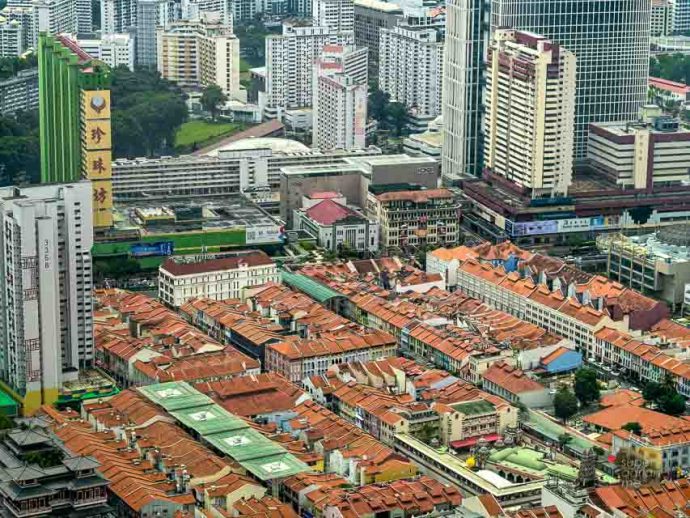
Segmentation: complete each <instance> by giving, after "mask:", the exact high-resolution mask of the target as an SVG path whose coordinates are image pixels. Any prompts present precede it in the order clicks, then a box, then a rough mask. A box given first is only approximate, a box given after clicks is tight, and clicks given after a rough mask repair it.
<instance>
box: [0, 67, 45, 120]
mask: <svg viewBox="0 0 690 518" xmlns="http://www.w3.org/2000/svg"><path fill="white" fill-rule="evenodd" d="M36 108H38V70H36V69H35V68H29V69H27V70H20V71H19V72H18V73H17V75H16V76H13V77H10V78H7V79H3V80H0V115H6V114H8V113H15V112H18V111H20V110H35V109H36Z"/></svg>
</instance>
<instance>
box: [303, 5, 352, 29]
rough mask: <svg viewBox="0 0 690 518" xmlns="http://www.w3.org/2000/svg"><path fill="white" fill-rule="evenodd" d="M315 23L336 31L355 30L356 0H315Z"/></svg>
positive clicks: (313, 11)
mask: <svg viewBox="0 0 690 518" xmlns="http://www.w3.org/2000/svg"><path fill="white" fill-rule="evenodd" d="M312 18H313V20H314V25H316V26H318V27H328V28H329V29H333V30H334V31H353V30H355V2H354V0H313V1H312Z"/></svg>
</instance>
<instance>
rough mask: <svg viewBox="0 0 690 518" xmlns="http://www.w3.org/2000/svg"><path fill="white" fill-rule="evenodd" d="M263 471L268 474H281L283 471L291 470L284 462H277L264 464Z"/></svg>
mask: <svg viewBox="0 0 690 518" xmlns="http://www.w3.org/2000/svg"><path fill="white" fill-rule="evenodd" d="M261 469H263V470H264V471H265V472H266V473H280V472H281V471H285V470H287V469H290V466H288V465H287V464H285V463H284V462H282V461H276V462H268V463H266V464H262V465H261Z"/></svg>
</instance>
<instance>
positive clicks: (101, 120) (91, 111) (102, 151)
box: [81, 90, 113, 228]
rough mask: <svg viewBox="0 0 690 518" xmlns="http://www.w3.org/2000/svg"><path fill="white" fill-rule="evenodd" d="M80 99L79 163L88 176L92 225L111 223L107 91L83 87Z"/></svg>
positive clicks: (110, 138) (111, 183)
mask: <svg viewBox="0 0 690 518" xmlns="http://www.w3.org/2000/svg"><path fill="white" fill-rule="evenodd" d="M81 100H82V105H81V120H82V124H81V128H82V134H81V141H82V161H81V162H82V165H81V167H82V176H83V177H84V178H87V179H89V180H91V187H92V190H93V226H94V227H100V228H103V227H110V226H112V224H113V214H112V208H113V189H112V187H113V182H112V175H113V171H112V135H111V127H110V91H109V90H91V91H86V90H85V91H82V96H81Z"/></svg>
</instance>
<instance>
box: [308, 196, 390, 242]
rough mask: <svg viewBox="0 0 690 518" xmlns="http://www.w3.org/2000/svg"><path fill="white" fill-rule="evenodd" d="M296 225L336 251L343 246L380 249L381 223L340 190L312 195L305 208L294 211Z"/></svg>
mask: <svg viewBox="0 0 690 518" xmlns="http://www.w3.org/2000/svg"><path fill="white" fill-rule="evenodd" d="M294 225H295V228H296V229H301V230H306V231H307V232H309V233H310V234H312V235H313V236H314V237H316V238H317V242H318V244H319V246H322V247H324V248H326V249H328V250H332V251H333V252H337V251H338V250H341V249H343V248H344V249H349V250H355V251H357V252H366V251H369V252H375V251H377V250H378V248H379V224H378V223H377V222H376V221H374V220H370V219H368V218H367V217H366V216H364V215H363V214H361V213H360V212H358V211H356V210H354V209H352V208H350V207H348V206H347V205H346V203H345V199H344V198H343V197H342V196H341V195H339V194H338V193H314V194H312V195H311V196H310V197H309V203H308V204H307V205H306V206H304V208H302V209H298V210H295V211H294Z"/></svg>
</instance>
